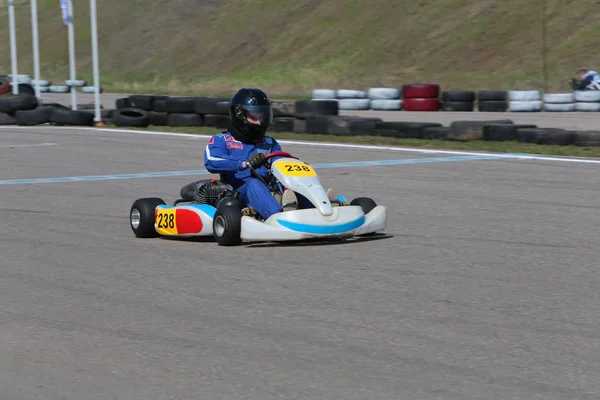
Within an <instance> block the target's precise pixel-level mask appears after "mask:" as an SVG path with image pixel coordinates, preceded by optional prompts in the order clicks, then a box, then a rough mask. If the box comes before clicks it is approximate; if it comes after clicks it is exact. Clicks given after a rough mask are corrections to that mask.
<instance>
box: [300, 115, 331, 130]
mask: <svg viewBox="0 0 600 400" xmlns="http://www.w3.org/2000/svg"><path fill="white" fill-rule="evenodd" d="M329 118H330V117H329V116H328V115H312V116H310V117H308V118H307V119H306V128H305V129H304V131H305V132H306V133H313V134H321V135H326V134H327V126H328V124H329Z"/></svg>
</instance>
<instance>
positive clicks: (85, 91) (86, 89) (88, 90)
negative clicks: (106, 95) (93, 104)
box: [81, 86, 103, 94]
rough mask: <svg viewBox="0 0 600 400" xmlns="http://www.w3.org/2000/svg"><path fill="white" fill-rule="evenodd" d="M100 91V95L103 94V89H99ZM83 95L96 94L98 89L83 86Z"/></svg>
mask: <svg viewBox="0 0 600 400" xmlns="http://www.w3.org/2000/svg"><path fill="white" fill-rule="evenodd" d="M99 89H100V93H102V92H103V90H102V87H100V88H99ZM81 93H92V94H93V93H96V87H95V86H83V87H82V88H81Z"/></svg>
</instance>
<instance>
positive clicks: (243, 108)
mask: <svg viewBox="0 0 600 400" xmlns="http://www.w3.org/2000/svg"><path fill="white" fill-rule="evenodd" d="M229 117H230V122H229V126H228V128H227V131H224V132H221V133H219V134H217V135H215V136H213V137H211V138H210V140H209V141H208V144H207V146H206V149H205V151H204V166H205V167H206V169H207V170H208V171H209V172H211V173H218V174H220V175H221V181H223V182H225V183H228V184H230V185H231V186H233V188H234V189H235V190H237V191H238V192H239V201H240V203H241V204H242V207H250V208H252V209H253V210H254V211H256V212H257V213H258V214H259V215H260V216H261V217H262V218H264V219H267V218H269V217H270V216H271V215H273V214H276V213H278V212H281V211H289V210H294V209H297V208H298V206H299V204H298V197H300V198H301V201H302V204H300V206H302V208H309V207H313V206H312V204H310V202H309V201H308V200H307V199H306V198H304V196H298V197H297V196H296V194H295V193H294V192H293V191H291V190H285V191H284V192H283V195H282V196H281V197H282V198H281V204H279V202H278V201H277V200H276V199H275V197H274V196H273V195H271V193H270V191H269V189H268V188H267V186H265V184H264V183H263V182H261V181H260V180H259V179H257V178H255V177H253V176H252V175H251V172H250V171H251V170H250V168H249V167H252V168H254V169H255V170H256V172H257V173H258V174H260V175H261V176H263V177H264V176H265V175H266V173H267V172H268V170H267V168H266V167H265V166H263V162H264V161H265V154H269V153H272V152H275V151H281V146H280V145H279V143H277V141H276V140H275V139H274V138H272V137H270V136H265V134H266V132H267V129H268V128H269V125H270V124H271V122H272V121H273V109H272V107H271V102H270V100H269V98H268V97H267V95H266V94H265V93H264V92H263V91H262V90H260V89H246V88H243V89H240V90H239V91H238V92H237V93H236V94H235V95H234V96H233V97H232V98H231V101H230V104H229ZM277 158H280V157H273V158H272V160H273V161H274V160H276V159H277ZM327 195H328V196H329V198H330V199H331V200H337V194H335V192H334V191H333V189H331V188H330V189H328V190H327ZM284 206H285V209H284Z"/></svg>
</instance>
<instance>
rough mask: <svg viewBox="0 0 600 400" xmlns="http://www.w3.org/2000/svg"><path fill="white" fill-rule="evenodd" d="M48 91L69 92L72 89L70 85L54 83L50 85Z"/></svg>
mask: <svg viewBox="0 0 600 400" xmlns="http://www.w3.org/2000/svg"><path fill="white" fill-rule="evenodd" d="M48 91H49V92H50V93H68V92H69V91H70V89H69V87H68V86H62V85H53V86H48Z"/></svg>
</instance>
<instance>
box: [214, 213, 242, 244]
mask: <svg viewBox="0 0 600 400" xmlns="http://www.w3.org/2000/svg"><path fill="white" fill-rule="evenodd" d="M241 231H242V211H241V210H240V209H239V208H238V207H236V206H235V205H225V206H222V207H219V208H217V211H216V212H215V216H214V218H213V236H214V237H215V240H216V241H217V243H219V245H221V246H236V245H238V244H240V243H241V242H242V239H241V237H240V234H241Z"/></svg>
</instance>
